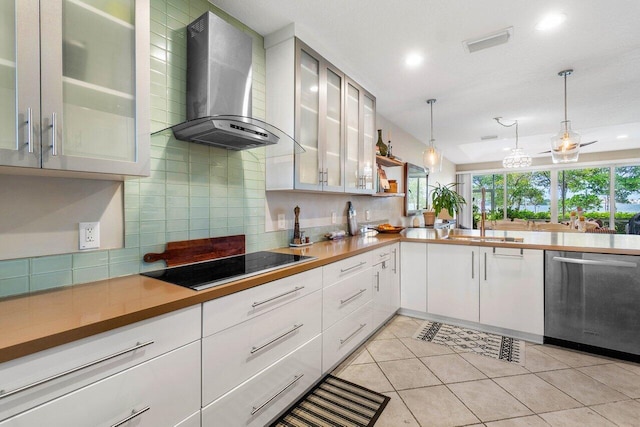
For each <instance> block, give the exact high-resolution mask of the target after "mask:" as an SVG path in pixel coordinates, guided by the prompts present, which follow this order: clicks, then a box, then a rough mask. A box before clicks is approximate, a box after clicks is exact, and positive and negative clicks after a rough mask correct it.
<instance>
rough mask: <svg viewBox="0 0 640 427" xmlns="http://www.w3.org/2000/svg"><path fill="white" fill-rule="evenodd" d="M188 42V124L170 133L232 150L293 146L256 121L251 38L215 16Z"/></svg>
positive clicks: (197, 24)
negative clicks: (252, 92) (252, 111)
mask: <svg viewBox="0 0 640 427" xmlns="http://www.w3.org/2000/svg"><path fill="white" fill-rule="evenodd" d="M186 36H187V121H186V122H184V123H180V124H178V125H175V126H172V127H171V128H170V129H171V130H172V131H173V134H174V136H175V137H176V138H177V139H180V140H182V141H190V142H195V143H199V144H207V145H213V146H217V147H223V148H227V149H229V150H245V149H249V148H254V147H260V146H265V145H271V144H276V143H278V141H280V140H282V139H285V140H287V141H289V140H290V141H293V138H291V137H290V136H288V135H287V134H286V133H284V132H283V131H281V130H279V129H278V128H276V127H274V126H271V125H269V124H268V123H265V122H263V121H261V120H258V119H255V118H252V117H251V84H252V55H253V49H252V45H253V40H252V38H251V36H249V35H248V34H246V33H244V32H243V31H242V30H239V29H238V28H236V27H234V26H233V25H231V24H229V23H227V22H226V21H224V20H223V19H222V18H220V17H218V16H217V15H215V14H213V13H211V12H207V13H205V14H204V15H202V16H200V17H199V18H198V19H196V20H195V21H193V22H192V23H191V24H189V25H188V26H187V34H186ZM160 132H163V131H160ZM293 142H294V144H293V145H294V150H295V151H299V149H298V148H296V147H295V146H296V145H298V144H296V143H295V141H293ZM303 151H304V150H303Z"/></svg>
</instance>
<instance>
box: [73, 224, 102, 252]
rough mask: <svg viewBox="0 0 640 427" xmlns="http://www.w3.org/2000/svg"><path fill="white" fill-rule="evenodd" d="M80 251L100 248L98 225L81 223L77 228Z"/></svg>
mask: <svg viewBox="0 0 640 427" xmlns="http://www.w3.org/2000/svg"><path fill="white" fill-rule="evenodd" d="M78 236H79V238H78V240H79V248H80V249H98V248H100V223H99V222H81V223H80V225H79V227H78Z"/></svg>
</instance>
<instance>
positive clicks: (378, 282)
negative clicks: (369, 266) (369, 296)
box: [376, 271, 380, 292]
mask: <svg viewBox="0 0 640 427" xmlns="http://www.w3.org/2000/svg"><path fill="white" fill-rule="evenodd" d="M376 291H378V292H380V272H379V271H376Z"/></svg>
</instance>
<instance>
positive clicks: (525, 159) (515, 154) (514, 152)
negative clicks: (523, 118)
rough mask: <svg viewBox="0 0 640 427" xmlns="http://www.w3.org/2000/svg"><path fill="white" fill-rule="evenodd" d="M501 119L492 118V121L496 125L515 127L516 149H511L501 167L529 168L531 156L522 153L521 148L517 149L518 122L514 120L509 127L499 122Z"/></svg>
mask: <svg viewBox="0 0 640 427" xmlns="http://www.w3.org/2000/svg"><path fill="white" fill-rule="evenodd" d="M501 118H502V117H494V119H493V120H495V121H496V122H498V124H500V125H502V126H504V127H507V128H510V127H512V126H515V127H516V148H512V149H511V154H509V155H508V156H507V157H505V158H504V160H502V166H504V167H505V168H509V169H511V168H526V167H529V166H531V156H530V155H528V154H527V153H525V152H524V150H523V149H522V148H519V147H518V121H517V120H515V121H514V122H513V123H511V124H510V125H505V124H504V123H502V122H501V121H500V119H501Z"/></svg>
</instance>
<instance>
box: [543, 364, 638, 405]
mask: <svg viewBox="0 0 640 427" xmlns="http://www.w3.org/2000/svg"><path fill="white" fill-rule="evenodd" d="M537 375H538V376H539V377H540V378H542V379H543V380H545V381H546V382H548V383H549V384H551V385H554V386H556V387H557V388H559V389H560V390H562V391H564V392H565V393H567V394H568V395H569V396H571V397H573V398H574V399H576V400H577V401H578V402H580V403H582V404H583V405H586V406H590V405H597V404H599V403H607V402H617V401H620V400H627V399H628V397H627V396H625V395H624V394H622V393H619V392H617V391H615V390H614V389H612V388H610V387H607V386H606V385H604V384H602V383H601V382H598V381H596V380H594V379H593V378H591V377H590V376H588V375H585V374H583V373H582V372H580V371H578V370H576V369H563V370H560V371H549V372H538V374H537Z"/></svg>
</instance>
